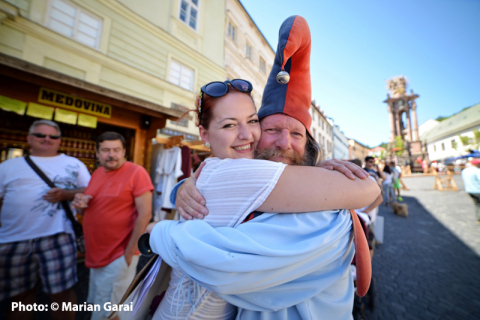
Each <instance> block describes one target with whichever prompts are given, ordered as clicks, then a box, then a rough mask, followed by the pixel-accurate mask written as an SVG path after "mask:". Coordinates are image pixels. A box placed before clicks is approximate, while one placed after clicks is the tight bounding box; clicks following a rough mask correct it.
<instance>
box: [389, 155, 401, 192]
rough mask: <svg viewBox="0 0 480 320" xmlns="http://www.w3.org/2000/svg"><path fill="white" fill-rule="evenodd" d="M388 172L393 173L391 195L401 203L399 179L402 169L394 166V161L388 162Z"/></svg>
mask: <svg viewBox="0 0 480 320" xmlns="http://www.w3.org/2000/svg"><path fill="white" fill-rule="evenodd" d="M390 170H391V171H392V172H393V193H394V196H396V199H397V200H398V201H403V199H402V197H401V196H400V178H401V177H402V168H400V166H396V165H395V161H391V162H390Z"/></svg>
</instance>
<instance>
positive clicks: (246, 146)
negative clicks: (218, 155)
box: [232, 142, 253, 152]
mask: <svg viewBox="0 0 480 320" xmlns="http://www.w3.org/2000/svg"><path fill="white" fill-rule="evenodd" d="M252 145H253V142H252V143H249V144H244V145H241V146H234V147H232V148H233V149H235V150H236V151H239V152H245V151H251V150H252Z"/></svg>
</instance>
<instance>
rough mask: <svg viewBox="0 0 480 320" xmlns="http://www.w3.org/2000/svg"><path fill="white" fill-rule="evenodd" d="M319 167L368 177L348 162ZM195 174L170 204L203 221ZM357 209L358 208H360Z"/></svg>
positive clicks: (202, 201)
mask: <svg viewBox="0 0 480 320" xmlns="http://www.w3.org/2000/svg"><path fill="white" fill-rule="evenodd" d="M203 165H204V163H202V166H201V168H203ZM320 167H323V168H324V169H327V170H335V171H338V172H340V173H342V174H344V175H345V176H346V177H348V178H349V179H355V178H360V179H366V177H368V176H369V175H368V173H366V172H365V171H364V170H363V169H362V168H360V167H359V166H357V165H356V164H354V163H351V162H349V161H341V160H335V159H332V160H327V161H323V162H322V163H321V164H320ZM199 171H200V169H199V170H197V172H199ZM197 172H196V176H195V179H192V177H190V178H188V179H186V180H184V181H183V182H184V183H183V185H181V186H180V187H179V188H178V190H177V189H176V190H174V192H172V194H171V198H170V199H171V201H172V203H175V205H176V208H177V210H178V212H179V213H180V215H181V216H182V217H183V218H184V219H186V220H191V219H193V218H197V219H203V217H204V216H206V215H208V213H209V211H208V208H207V207H206V204H205V198H204V197H203V196H202V194H201V193H200V191H198V189H197V188H196V185H195V184H196V178H198V174H197ZM177 191H178V192H177ZM226 200H228V199H226ZM357 208H360V206H359V207H357ZM284 210H285V209H283V210H281V211H277V212H285V211H284ZM290 212H291V211H290ZM296 212H299V211H296Z"/></svg>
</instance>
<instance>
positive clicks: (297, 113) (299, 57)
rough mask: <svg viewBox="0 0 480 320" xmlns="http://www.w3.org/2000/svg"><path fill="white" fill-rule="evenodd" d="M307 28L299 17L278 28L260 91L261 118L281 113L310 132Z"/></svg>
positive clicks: (286, 21)
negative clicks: (273, 50)
mask: <svg viewBox="0 0 480 320" xmlns="http://www.w3.org/2000/svg"><path fill="white" fill-rule="evenodd" d="M310 47H311V39H310V28H309V27H308V24H307V21H306V20H305V19H304V18H303V17H301V16H291V17H289V18H287V19H286V20H285V21H284V22H283V23H282V25H281V27H280V31H279V34H278V47H277V52H276V54H275V61H274V63H273V66H272V71H271V72H270V75H269V77H268V81H267V85H266V86H265V90H264V91H263V98H262V107H261V108H260V110H259V112H258V116H259V118H260V119H262V118H265V117H267V116H269V115H272V114H277V113H283V114H286V115H289V116H291V117H293V118H295V119H297V120H298V121H300V122H301V123H302V124H303V125H304V126H305V128H306V129H307V132H308V133H309V134H310V136H312V133H311V132H310V126H311V124H312V117H311V115H310V113H309V109H310V104H311V99H312V87H311V83H310Z"/></svg>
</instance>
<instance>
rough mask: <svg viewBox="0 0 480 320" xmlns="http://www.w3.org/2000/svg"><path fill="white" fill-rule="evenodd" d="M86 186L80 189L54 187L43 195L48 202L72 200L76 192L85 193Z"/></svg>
mask: <svg viewBox="0 0 480 320" xmlns="http://www.w3.org/2000/svg"><path fill="white" fill-rule="evenodd" d="M84 191H85V188H78V189H61V188H52V189H50V190H48V192H47V193H46V194H45V195H44V196H43V199H44V200H47V201H48V202H52V203H56V202H60V201H64V200H67V201H71V200H73V197H74V196H75V194H76V193H83V192H84Z"/></svg>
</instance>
